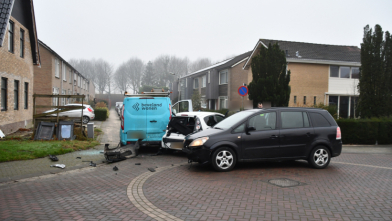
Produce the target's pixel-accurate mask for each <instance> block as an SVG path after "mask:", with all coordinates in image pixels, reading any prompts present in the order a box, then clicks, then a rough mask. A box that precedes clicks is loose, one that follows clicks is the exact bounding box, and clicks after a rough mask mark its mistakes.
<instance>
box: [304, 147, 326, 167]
mask: <svg viewBox="0 0 392 221" xmlns="http://www.w3.org/2000/svg"><path fill="white" fill-rule="evenodd" d="M330 161H331V154H330V152H329V150H328V148H326V147H324V146H317V147H316V148H314V149H313V150H312V152H311V153H310V156H309V163H310V165H312V167H314V168H316V169H324V168H326V167H327V166H328V164H329V162H330Z"/></svg>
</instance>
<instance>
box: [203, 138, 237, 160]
mask: <svg viewBox="0 0 392 221" xmlns="http://www.w3.org/2000/svg"><path fill="white" fill-rule="evenodd" d="M220 147H228V148H230V149H232V150H233V151H234V152H235V155H236V158H237V159H236V160H237V161H238V160H239V147H238V146H237V145H236V144H235V143H232V142H230V141H220V142H217V143H215V144H214V145H212V146H211V148H210V149H211V154H210V158H211V156H212V155H213V154H214V153H215V151H216V150H218V149H219V148H220Z"/></svg>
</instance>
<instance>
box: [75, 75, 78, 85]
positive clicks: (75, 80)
mask: <svg viewBox="0 0 392 221" xmlns="http://www.w3.org/2000/svg"><path fill="white" fill-rule="evenodd" d="M77 77H78V76H77V75H76V74H74V85H75V86H76V82H77Z"/></svg>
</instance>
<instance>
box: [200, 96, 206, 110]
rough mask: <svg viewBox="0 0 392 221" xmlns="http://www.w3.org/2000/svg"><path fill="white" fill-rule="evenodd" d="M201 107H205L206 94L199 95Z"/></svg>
mask: <svg viewBox="0 0 392 221" xmlns="http://www.w3.org/2000/svg"><path fill="white" fill-rule="evenodd" d="M201 108H207V100H206V96H201Z"/></svg>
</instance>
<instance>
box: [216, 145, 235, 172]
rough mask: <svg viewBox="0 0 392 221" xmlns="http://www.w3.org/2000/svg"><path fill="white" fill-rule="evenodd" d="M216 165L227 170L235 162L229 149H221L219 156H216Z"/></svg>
mask: <svg viewBox="0 0 392 221" xmlns="http://www.w3.org/2000/svg"><path fill="white" fill-rule="evenodd" d="M215 160H216V165H218V167H220V168H222V169H224V170H226V169H227V168H229V167H230V166H231V165H232V164H233V160H234V159H233V155H232V154H231V153H230V152H229V151H227V150H222V151H220V152H219V153H218V154H217V156H216V159H215Z"/></svg>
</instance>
